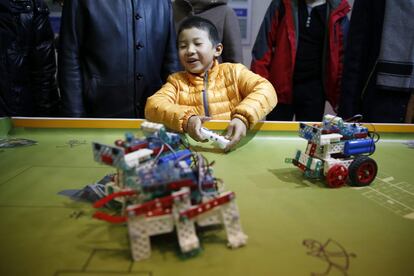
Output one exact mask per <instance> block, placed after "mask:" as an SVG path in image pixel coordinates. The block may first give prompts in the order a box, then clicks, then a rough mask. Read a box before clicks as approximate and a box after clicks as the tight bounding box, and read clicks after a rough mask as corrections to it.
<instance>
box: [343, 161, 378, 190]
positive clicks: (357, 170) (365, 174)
mask: <svg viewBox="0 0 414 276" xmlns="http://www.w3.org/2000/svg"><path fill="white" fill-rule="evenodd" d="M348 169H349V180H350V182H351V183H350V185H351V186H358V187H362V186H368V185H369V184H371V183H372V181H374V179H375V177H376V176H377V172H378V166H377V163H376V162H375V160H373V159H371V158H369V157H368V156H358V157H357V158H355V160H354V161H353V162H352V163H351V165H349V168H348Z"/></svg>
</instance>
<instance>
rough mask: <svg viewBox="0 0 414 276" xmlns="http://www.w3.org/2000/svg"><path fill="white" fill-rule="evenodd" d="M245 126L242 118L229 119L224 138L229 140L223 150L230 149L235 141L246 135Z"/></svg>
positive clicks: (235, 143)
mask: <svg viewBox="0 0 414 276" xmlns="http://www.w3.org/2000/svg"><path fill="white" fill-rule="evenodd" d="M246 130H247V127H246V125H245V124H244V123H243V121H242V120H240V119H238V118H234V119H233V120H231V121H230V124H229V126H228V127H227V134H226V136H225V138H226V139H229V140H230V143H228V144H227V146H226V147H225V149H224V151H226V152H227V151H230V150H231V149H232V148H233V147H234V146H235V145H237V143H238V142H239V141H240V140H241V138H243V137H244V136H246Z"/></svg>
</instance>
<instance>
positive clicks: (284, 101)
mask: <svg viewBox="0 0 414 276" xmlns="http://www.w3.org/2000/svg"><path fill="white" fill-rule="evenodd" d="M349 11H350V6H349V4H348V2H347V1H346V0H326V1H322V0H273V1H272V2H271V3H270V6H269V8H268V10H267V12H266V14H265V18H264V20H263V23H262V26H261V27H260V30H259V33H258V35H257V38H256V42H255V45H254V48H253V59H252V64H251V69H252V70H253V71H254V72H255V73H258V74H260V75H261V76H263V77H265V78H267V79H268V80H269V81H270V82H271V83H272V84H273V86H274V87H275V90H276V93H277V97H278V100H279V103H278V105H277V106H276V108H275V109H273V111H272V112H271V113H269V114H268V115H267V117H266V119H267V120H283V121H285V120H288V121H290V120H292V119H293V116H295V118H296V120H301V121H302V120H304V121H320V120H322V117H323V113H324V107H325V101H326V100H327V101H329V102H330V103H331V105H332V106H333V107H334V108H337V106H338V100H339V95H340V88H341V87H340V84H341V76H342V65H343V64H342V60H343V51H344V40H345V36H346V32H347V27H348V23H349V21H348V18H347V13H348V12H349Z"/></svg>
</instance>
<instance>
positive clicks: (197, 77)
mask: <svg viewBox="0 0 414 276" xmlns="http://www.w3.org/2000/svg"><path fill="white" fill-rule="evenodd" d="M219 67H220V66H219V63H218V61H217V59H216V60H214V63H213V66H211V68H210V69H209V70H208V72H207V76H208V80H207V81H208V82H210V80H212V79H215V78H216V77H217V75H218V72H219ZM186 75H187V78H188V81H189V82H190V83H192V84H193V85H200V84H201V85H203V83H204V76H205V73H203V74H191V73H189V72H186Z"/></svg>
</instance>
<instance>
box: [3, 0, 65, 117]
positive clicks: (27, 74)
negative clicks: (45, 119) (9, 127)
mask: <svg viewBox="0 0 414 276" xmlns="http://www.w3.org/2000/svg"><path fill="white" fill-rule="evenodd" d="M53 39H54V37H53V32H52V29H51V26H50V22H49V9H48V7H47V6H46V4H45V3H44V2H43V0H0V116H54V115H56V112H57V105H58V99H59V94H58V91H57V87H56V80H55V74H56V59H55V48H54V44H53Z"/></svg>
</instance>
